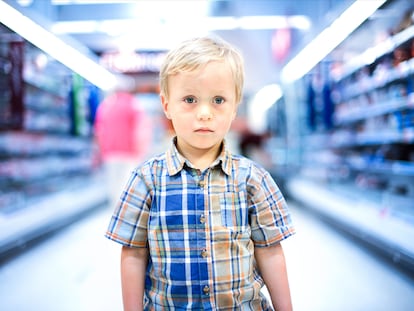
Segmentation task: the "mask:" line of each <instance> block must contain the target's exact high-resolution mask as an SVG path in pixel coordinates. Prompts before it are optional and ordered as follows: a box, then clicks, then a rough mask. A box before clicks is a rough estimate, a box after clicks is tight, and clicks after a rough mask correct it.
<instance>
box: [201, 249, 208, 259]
mask: <svg viewBox="0 0 414 311" xmlns="http://www.w3.org/2000/svg"><path fill="white" fill-rule="evenodd" d="M207 256H208V252H207V250H206V249H203V250H202V251H201V257H203V258H206V257H207Z"/></svg>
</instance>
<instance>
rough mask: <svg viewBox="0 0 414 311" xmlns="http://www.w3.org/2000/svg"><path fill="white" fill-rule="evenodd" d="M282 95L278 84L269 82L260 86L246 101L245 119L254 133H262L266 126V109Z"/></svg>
mask: <svg viewBox="0 0 414 311" xmlns="http://www.w3.org/2000/svg"><path fill="white" fill-rule="evenodd" d="M282 96H283V92H282V89H281V88H280V86H279V85H278V84H269V85H266V86H264V87H263V88H261V89H260V90H259V91H258V92H257V93H256V94H255V96H254V97H253V99H252V100H251V101H249V103H248V114H247V121H248V124H249V128H250V130H251V131H253V132H254V133H264V132H265V131H266V127H267V120H266V118H267V114H268V113H267V110H268V109H269V108H270V107H272V106H273V105H274V104H275V103H276V102H277V101H278V100H279V99H280V98H281V97H282Z"/></svg>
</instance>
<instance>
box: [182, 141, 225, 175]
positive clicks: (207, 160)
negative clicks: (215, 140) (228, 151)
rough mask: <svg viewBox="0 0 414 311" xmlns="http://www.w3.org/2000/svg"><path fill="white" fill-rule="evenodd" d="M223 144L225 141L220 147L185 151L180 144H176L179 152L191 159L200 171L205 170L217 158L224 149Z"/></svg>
mask: <svg viewBox="0 0 414 311" xmlns="http://www.w3.org/2000/svg"><path fill="white" fill-rule="evenodd" d="M222 146H223V143H221V144H220V145H219V146H218V147H214V148H211V149H207V150H202V149H192V150H186V151H183V150H182V149H181V148H180V146H179V145H178V144H177V145H176V147H177V150H178V152H179V153H180V154H181V155H182V156H184V157H185V158H186V159H187V160H188V161H190V163H191V164H192V165H193V166H194V168H196V169H199V170H200V171H204V170H205V169H206V168H208V167H209V166H210V165H211V164H212V163H213V162H214V161H215V160H216V159H217V157H218V156H219V155H220V152H221V150H222Z"/></svg>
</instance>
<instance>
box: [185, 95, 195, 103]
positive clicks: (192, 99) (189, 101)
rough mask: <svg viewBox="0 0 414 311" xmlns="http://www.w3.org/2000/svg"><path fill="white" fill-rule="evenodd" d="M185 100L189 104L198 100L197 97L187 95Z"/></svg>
mask: <svg viewBox="0 0 414 311" xmlns="http://www.w3.org/2000/svg"><path fill="white" fill-rule="evenodd" d="M184 102H186V103H187V104H194V103H195V102H196V99H195V98H194V97H191V96H189V97H186V98H184Z"/></svg>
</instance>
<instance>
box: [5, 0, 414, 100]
mask: <svg viewBox="0 0 414 311" xmlns="http://www.w3.org/2000/svg"><path fill="white" fill-rule="evenodd" d="M5 1H6V2H14V3H15V4H16V3H17V4H19V5H22V6H24V9H25V10H30V11H32V12H35V13H36V14H38V15H39V16H41V18H43V19H45V20H47V21H48V22H50V25H51V30H52V31H54V32H55V33H57V34H59V35H65V36H70V37H71V38H74V39H75V40H76V41H78V42H80V43H81V44H83V45H84V46H86V47H88V48H89V49H90V50H91V51H92V52H93V53H95V54H96V55H101V54H103V53H108V52H114V51H119V50H120V49H131V50H134V51H135V52H142V51H163V50H166V49H168V48H170V47H171V46H172V45H173V44H175V43H176V42H178V41H180V40H182V39H184V38H186V37H191V36H195V35H200V34H204V33H206V32H212V33H215V34H217V35H219V36H221V37H223V38H224V39H226V40H227V41H229V42H231V43H232V44H234V45H236V46H237V47H238V48H239V49H240V50H241V51H242V53H243V55H244V57H245V60H246V91H247V93H249V92H250V93H253V92H256V91H257V90H258V89H259V88H261V87H262V86H263V85H266V84H269V83H275V82H278V80H279V74H280V70H281V68H282V67H283V66H284V65H285V64H286V62H287V61H288V60H289V59H290V58H292V56H294V55H295V53H296V52H297V51H298V50H299V49H300V48H302V47H303V46H304V45H305V44H306V43H307V42H309V41H310V40H311V39H312V38H313V37H314V36H315V35H316V34H317V33H319V32H320V31H321V30H322V29H323V28H324V27H325V26H327V25H328V24H329V23H330V22H332V20H333V19H334V18H335V17H337V16H338V15H339V14H340V13H341V12H342V11H343V10H344V8H346V7H347V6H348V5H349V4H350V3H352V2H353V1H351V0H294V1H292V0H255V1H248V0H223V1H220V0H210V1H209V0H193V1H191V0H184V1H175V0H169V1H162V0H152V1H141V0H135V1H122V0H120V1H110V0H107V1H105V0H5ZM367 1H375V0H367ZM388 2H392V3H398V5H397V4H394V5H393V7H391V5H390V7H391V9H388V13H387V14H382V16H381V17H380V19H379V22H377V26H376V27H377V29H379V30H380V31H382V30H384V29H386V28H387V27H391V26H392V25H394V24H395V23H396V21H395V20H396V19H397V18H399V17H400V16H401V15H402V10H403V9H404V8H405V7H407V6H409V5H410V3H411V0H394V1H388ZM390 12H391V13H390ZM255 16H262V17H267V21H269V19H270V22H271V23H273V24H272V26H268V25H265V24H264V23H265V22H266V19H263V18H262V19H260V20H252V17H255ZM377 16H380V14H377ZM247 17H249V18H250V20H249V19H248V18H247ZM288 17H290V19H287V18H288ZM293 17H295V19H294V18H293ZM229 23H230V24H229ZM287 24H288V27H286V26H287ZM254 28H259V29H254ZM286 29H289V31H286ZM366 37H367V35H366V34H364V35H361V40H366ZM368 37H370V40H372V33H371V34H369V35H368ZM272 42H273V44H274V43H276V44H274V45H272ZM368 42H369V41H368ZM344 46H345V45H344ZM347 49H353V50H358V49H361V44H360V42H350V43H348V45H347Z"/></svg>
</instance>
